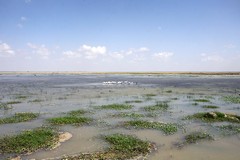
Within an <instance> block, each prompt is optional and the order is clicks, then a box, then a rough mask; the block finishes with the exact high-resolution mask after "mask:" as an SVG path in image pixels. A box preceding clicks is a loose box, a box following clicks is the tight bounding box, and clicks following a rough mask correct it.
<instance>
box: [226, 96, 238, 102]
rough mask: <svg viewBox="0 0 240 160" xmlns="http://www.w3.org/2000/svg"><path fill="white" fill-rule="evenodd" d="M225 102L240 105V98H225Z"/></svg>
mask: <svg viewBox="0 0 240 160" xmlns="http://www.w3.org/2000/svg"><path fill="white" fill-rule="evenodd" d="M223 100H224V101H226V102H231V103H240V96H225V97H223Z"/></svg>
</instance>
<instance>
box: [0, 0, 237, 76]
mask: <svg viewBox="0 0 240 160" xmlns="http://www.w3.org/2000/svg"><path fill="white" fill-rule="evenodd" d="M0 71H104V72H106V71H129V72H130V71H145V72H147V71H240V0H0Z"/></svg>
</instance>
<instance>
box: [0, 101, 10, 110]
mask: <svg viewBox="0 0 240 160" xmlns="http://www.w3.org/2000/svg"><path fill="white" fill-rule="evenodd" d="M12 108H13V107H12V105H9V104H7V103H1V102H0V109H4V110H9V109H12Z"/></svg>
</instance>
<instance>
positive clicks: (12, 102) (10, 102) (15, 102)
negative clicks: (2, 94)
mask: <svg viewBox="0 0 240 160" xmlns="http://www.w3.org/2000/svg"><path fill="white" fill-rule="evenodd" d="M18 103H22V102H21V101H9V102H7V103H6V104H18Z"/></svg>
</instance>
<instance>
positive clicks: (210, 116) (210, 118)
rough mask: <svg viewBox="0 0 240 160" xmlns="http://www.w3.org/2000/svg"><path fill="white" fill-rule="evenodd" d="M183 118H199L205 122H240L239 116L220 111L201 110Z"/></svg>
mask: <svg viewBox="0 0 240 160" xmlns="http://www.w3.org/2000/svg"><path fill="white" fill-rule="evenodd" d="M185 119H200V120H202V121H205V122H223V121H226V122H235V123H240V116H237V115H232V114H225V113H221V112H203V113H196V114H193V115H191V116H187V117H186V118H185Z"/></svg>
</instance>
